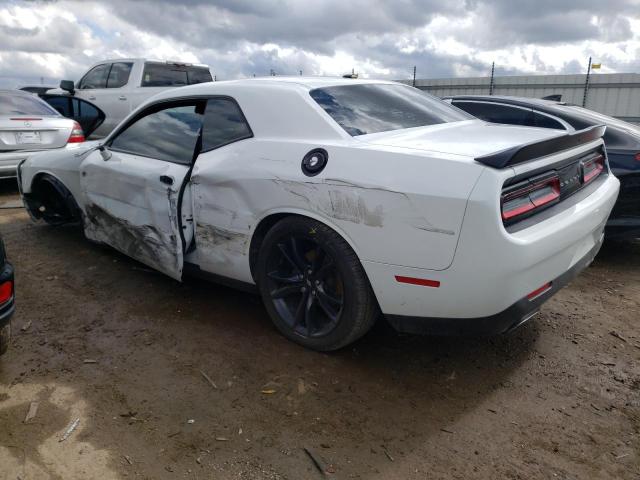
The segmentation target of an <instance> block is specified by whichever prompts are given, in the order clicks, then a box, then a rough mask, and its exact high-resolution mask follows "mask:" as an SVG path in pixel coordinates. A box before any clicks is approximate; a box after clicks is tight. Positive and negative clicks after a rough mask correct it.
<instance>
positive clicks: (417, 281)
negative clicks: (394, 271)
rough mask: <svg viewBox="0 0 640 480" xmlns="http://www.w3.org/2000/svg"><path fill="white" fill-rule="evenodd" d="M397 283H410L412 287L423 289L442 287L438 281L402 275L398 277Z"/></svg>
mask: <svg viewBox="0 0 640 480" xmlns="http://www.w3.org/2000/svg"><path fill="white" fill-rule="evenodd" d="M396 282H398V283H408V284H410V285H420V286H422V287H433V288H438V287H439V286H440V282H439V281H438V280H429V279H426V278H414V277H403V276H401V275H396Z"/></svg>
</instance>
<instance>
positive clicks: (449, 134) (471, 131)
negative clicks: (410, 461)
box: [354, 120, 567, 158]
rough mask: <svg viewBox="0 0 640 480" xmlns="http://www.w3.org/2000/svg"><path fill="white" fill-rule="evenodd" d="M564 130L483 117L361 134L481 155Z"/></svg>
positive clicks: (365, 138)
mask: <svg viewBox="0 0 640 480" xmlns="http://www.w3.org/2000/svg"><path fill="white" fill-rule="evenodd" d="M566 134H567V132H565V131H562V130H551V129H547V128H535V127H520V126H517V125H500V124H495V123H487V122H484V121H482V120H467V121H463V122H452V123H442V124H439V125H429V126H427V127H416V128H408V129H404V130H393V131H390V132H382V133H373V134H369V135H361V136H358V137H354V138H356V139H357V140H358V141H361V142H366V143H368V144H372V145H379V146H388V147H399V148H409V149H413V150H424V151H430V152H439V153H446V154H453V155H462V156H465V157H471V158H477V157H481V156H483V155H489V154H491V153H496V152H500V151H502V150H506V149H508V148H511V147H516V146H518V145H524V144H527V143H532V142H536V141H540V140H546V139H549V138H553V137H558V136H562V135H566Z"/></svg>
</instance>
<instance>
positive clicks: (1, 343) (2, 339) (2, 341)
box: [0, 323, 11, 355]
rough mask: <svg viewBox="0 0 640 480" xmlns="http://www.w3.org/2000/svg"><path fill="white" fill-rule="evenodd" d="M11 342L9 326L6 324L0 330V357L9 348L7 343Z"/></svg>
mask: <svg viewBox="0 0 640 480" xmlns="http://www.w3.org/2000/svg"><path fill="white" fill-rule="evenodd" d="M10 341H11V324H10V323H8V324H7V325H5V326H4V327H2V328H0V355H2V354H4V353H5V352H6V351H7V349H8V348H9V342H10Z"/></svg>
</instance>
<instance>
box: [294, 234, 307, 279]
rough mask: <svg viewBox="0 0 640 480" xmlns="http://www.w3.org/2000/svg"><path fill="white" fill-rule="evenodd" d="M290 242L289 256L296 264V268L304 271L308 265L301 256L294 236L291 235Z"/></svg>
mask: <svg viewBox="0 0 640 480" xmlns="http://www.w3.org/2000/svg"><path fill="white" fill-rule="evenodd" d="M290 242H291V257H292V259H293V261H294V262H295V263H296V265H297V266H298V268H299V269H300V270H301V271H303V272H304V271H305V270H307V269H308V268H309V265H308V263H307V262H306V261H305V259H304V258H303V257H302V254H301V253H300V246H299V245H298V241H297V239H296V238H295V237H291V240H290Z"/></svg>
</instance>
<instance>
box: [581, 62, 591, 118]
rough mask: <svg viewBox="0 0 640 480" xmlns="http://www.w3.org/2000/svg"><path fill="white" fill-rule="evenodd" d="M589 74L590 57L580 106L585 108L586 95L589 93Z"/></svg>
mask: <svg viewBox="0 0 640 480" xmlns="http://www.w3.org/2000/svg"><path fill="white" fill-rule="evenodd" d="M590 74H591V57H589V66H588V67H587V78H586V79H585V81H584V95H583V96H582V106H583V107H586V106H587V93H588V92H589V75H590Z"/></svg>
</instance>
